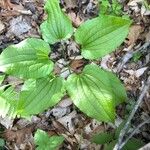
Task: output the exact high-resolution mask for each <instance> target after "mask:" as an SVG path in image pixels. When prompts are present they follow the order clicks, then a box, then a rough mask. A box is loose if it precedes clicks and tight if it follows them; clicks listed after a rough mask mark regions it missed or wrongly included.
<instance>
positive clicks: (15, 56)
mask: <svg viewBox="0 0 150 150" xmlns="http://www.w3.org/2000/svg"><path fill="white" fill-rule="evenodd" d="M49 52H50V47H49V45H48V44H47V43H46V42H44V41H43V40H40V39H35V38H28V39H26V40H24V41H22V42H20V43H19V44H16V45H12V46H9V47H8V48H6V49H5V50H4V51H3V52H2V54H1V55H0V71H3V72H6V73H8V74H10V75H14V76H17V77H20V78H40V77H44V76H47V75H49V74H50V73H51V71H52V70H53V63H52V61H50V60H49V57H48V54H49Z"/></svg>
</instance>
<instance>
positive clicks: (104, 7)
mask: <svg viewBox="0 0 150 150" xmlns="http://www.w3.org/2000/svg"><path fill="white" fill-rule="evenodd" d="M99 2H100V7H99V9H100V13H101V14H111V15H115V16H120V15H122V6H121V4H120V3H119V2H118V0H112V1H111V2H110V0H99Z"/></svg>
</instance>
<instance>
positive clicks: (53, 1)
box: [40, 0, 73, 44]
mask: <svg viewBox="0 0 150 150" xmlns="http://www.w3.org/2000/svg"><path fill="white" fill-rule="evenodd" d="M45 10H46V12H47V14H48V18H47V20H46V21H45V22H43V23H42V24H41V26H40V28H41V32H42V36H43V39H44V40H45V41H46V42H48V43H50V44H54V43H56V42H58V41H60V40H64V39H67V38H69V37H71V35H72V33H73V27H72V23H71V21H70V20H69V18H68V17H67V16H66V15H65V14H64V12H63V11H62V10H61V9H60V6H59V1H58V0H47V2H46V4H45Z"/></svg>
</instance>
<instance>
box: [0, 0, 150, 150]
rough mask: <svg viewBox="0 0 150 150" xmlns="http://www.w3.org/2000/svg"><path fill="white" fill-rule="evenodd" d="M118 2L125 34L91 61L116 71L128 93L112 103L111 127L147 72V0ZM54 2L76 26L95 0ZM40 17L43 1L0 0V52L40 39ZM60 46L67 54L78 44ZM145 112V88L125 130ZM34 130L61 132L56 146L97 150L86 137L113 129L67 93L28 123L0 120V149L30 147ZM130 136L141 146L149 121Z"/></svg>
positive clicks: (148, 104) (148, 111)
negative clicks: (127, 22)
mask: <svg viewBox="0 0 150 150" xmlns="http://www.w3.org/2000/svg"><path fill="white" fill-rule="evenodd" d="M120 4H121V5H122V12H123V13H124V14H126V15H129V17H130V18H131V19H132V21H133V23H132V25H131V27H130V31H129V35H128V37H127V38H126V40H125V41H124V43H123V44H122V45H121V46H120V47H119V48H118V49H117V50H116V51H115V52H113V53H111V54H109V55H107V56H105V57H103V58H102V59H100V60H99V61H96V63H97V64H98V65H100V66H101V67H102V68H104V69H106V70H109V71H112V72H114V73H116V74H117V76H118V77H119V78H120V80H121V81H122V82H123V84H124V85H125V88H126V91H127V94H128V99H129V103H128V104H122V105H119V106H118V107H117V118H116V120H115V125H116V126H118V125H119V124H120V123H121V122H122V120H123V119H124V118H125V117H127V116H128V115H129V112H130V111H131V110H132V109H133V105H134V104H135V102H136V101H137V99H138V98H139V95H140V93H141V91H142V88H143V86H144V85H145V82H146V81H147V79H148V76H150V3H148V2H147V4H146V3H144V1H142V0H130V1H128V0H127V1H126V0H124V1H122V2H120ZM60 5H61V7H62V9H63V10H64V11H65V12H66V14H68V16H69V17H70V19H71V20H72V22H73V25H74V27H78V26H79V25H80V24H81V23H83V22H84V21H86V20H88V19H91V18H94V17H96V16H97V15H98V13H99V5H100V4H99V3H98V1H97V0H60ZM148 5H149V7H148ZM45 18H46V14H45V12H44V0H0V52H2V51H3V49H5V48H6V47H7V46H9V45H11V44H17V43H19V42H20V41H22V40H24V39H26V38H27V37H36V38H41V34H40V30H39V26H40V24H41V23H42V22H43V20H44V19H45ZM114 38H115V37H114ZM64 46H65V48H66V54H67V55H68V57H70V56H69V55H71V56H73V55H76V52H77V51H78V47H77V45H76V44H75V43H74V42H73V41H71V40H68V41H67V42H66V43H65V45H64ZM60 49H61V47H60V43H57V44H56V45H55V52H53V57H55V58H57V59H56V61H57V62H58V63H57V66H56V68H55V69H56V70H57V71H58V72H60V73H61V71H62V70H63V69H65V68H62V65H60V63H62V64H63V63H65V60H64V59H62V58H59V56H58V53H57V52H59V51H60ZM87 63H90V62H87V60H85V59H83V58H82V57H80V56H79V57H76V59H74V60H73V61H72V62H71V67H72V68H73V69H74V70H78V69H80V68H83V67H84V65H85V64H87ZM67 74H68V72H65V71H63V73H62V74H61V76H66V75H67ZM5 82H7V83H10V84H16V83H18V82H19V81H18V79H16V78H14V77H12V76H8V77H7V78H6V79H5ZM149 115H150V90H149V91H147V92H146V94H145V97H144V99H143V102H142V104H141V105H140V107H139V108H138V110H137V112H136V114H135V116H134V118H133V119H132V124H131V128H134V127H137V126H138V125H139V124H140V123H142V122H144V121H145V120H147V118H149ZM38 128H40V129H42V130H44V131H46V132H47V133H48V134H49V135H60V134H63V135H64V137H65V142H64V144H63V145H62V146H61V148H60V149H65V150H76V149H81V150H99V149H103V146H102V145H96V144H93V143H91V142H90V139H91V137H92V135H94V134H95V133H101V132H104V131H109V132H110V131H113V130H114V128H115V127H114V126H113V125H112V124H111V123H108V124H105V123H102V122H98V121H96V120H94V119H91V118H89V117H87V116H86V115H85V114H83V113H82V112H81V111H79V110H78V109H77V108H76V107H75V106H74V105H73V103H72V101H71V100H70V98H68V97H64V98H63V99H62V100H61V102H60V103H58V104H57V106H55V107H53V108H51V109H49V110H47V111H46V112H44V113H42V114H39V115H37V116H33V117H32V120H31V121H27V120H25V119H15V120H10V119H8V118H0V131H1V132H2V133H3V138H4V139H5V142H6V143H5V149H10V150H19V149H21V150H28V149H29V150H32V149H34V148H35V145H34V142H33V136H34V133H35V131H36V130H37V129H38ZM134 137H135V138H137V139H139V140H141V141H143V142H144V143H145V144H147V143H149V142H150V124H145V125H143V126H142V127H141V128H140V129H139V130H138V131H137V132H136V134H135V135H134ZM149 149H150V148H149Z"/></svg>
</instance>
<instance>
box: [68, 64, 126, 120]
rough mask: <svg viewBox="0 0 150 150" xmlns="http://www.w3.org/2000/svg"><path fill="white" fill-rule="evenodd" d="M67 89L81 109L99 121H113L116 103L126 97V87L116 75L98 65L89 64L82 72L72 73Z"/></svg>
mask: <svg viewBox="0 0 150 150" xmlns="http://www.w3.org/2000/svg"><path fill="white" fill-rule="evenodd" d="M66 89H67V91H68V94H69V95H70V96H71V99H72V100H73V102H74V104H75V105H76V106H77V107H78V108H79V109H80V110H81V111H83V112H84V113H86V114H87V115H88V116H90V117H92V118H95V119H97V120H99V121H106V122H109V121H111V122H113V121H114V119H115V105H117V104H119V103H121V102H123V101H125V99H126V92H125V89H124V87H123V86H122V84H121V83H120V81H119V80H118V79H117V78H116V77H115V75H113V74H112V73H110V72H108V71H104V70H102V69H100V68H99V67H98V66H96V65H87V66H86V67H85V68H84V70H83V72H82V73H81V74H78V75H77V74H72V75H70V76H69V78H68V79H67V83H66Z"/></svg>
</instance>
